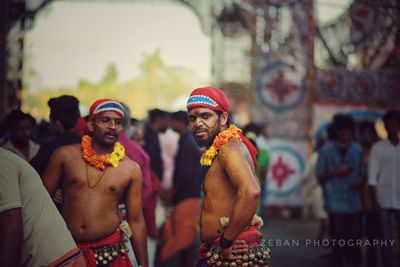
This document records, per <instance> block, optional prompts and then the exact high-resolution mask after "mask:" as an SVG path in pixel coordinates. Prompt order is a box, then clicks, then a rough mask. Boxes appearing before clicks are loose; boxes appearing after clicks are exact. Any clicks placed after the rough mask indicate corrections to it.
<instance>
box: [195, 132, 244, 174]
mask: <svg viewBox="0 0 400 267" xmlns="http://www.w3.org/2000/svg"><path fill="white" fill-rule="evenodd" d="M241 132H242V130H241V129H239V128H238V127H236V126H235V125H233V124H231V125H230V126H229V128H228V129H226V130H224V131H222V132H220V133H219V134H218V135H217V136H216V137H215V139H214V142H213V143H212V145H211V146H210V148H208V149H207V150H206V151H204V152H203V154H202V155H201V158H200V165H201V166H211V163H212V162H213V160H214V158H215V157H216V156H217V154H218V150H220V148H221V147H222V146H223V145H224V144H226V143H227V142H228V141H229V140H230V139H231V138H236V139H239V140H240V141H242V138H241V137H240V134H241Z"/></svg>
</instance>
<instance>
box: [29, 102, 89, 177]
mask: <svg viewBox="0 0 400 267" xmlns="http://www.w3.org/2000/svg"><path fill="white" fill-rule="evenodd" d="M47 105H48V106H49V107H50V123H51V124H52V125H53V126H52V127H53V130H54V132H55V133H56V138H55V139H53V140H51V141H50V142H49V143H46V144H43V145H42V146H41V148H40V150H39V152H38V153H37V155H36V156H35V157H34V158H33V159H32V160H31V161H30V164H31V165H32V166H33V168H35V170H36V171H37V172H38V173H39V175H40V176H42V175H43V173H44V171H45V170H46V167H47V163H48V162H49V160H50V157H51V155H52V154H53V152H54V151H55V150H56V149H57V148H59V147H61V146H63V145H69V144H77V143H80V142H81V137H80V136H79V135H78V134H77V133H76V131H75V125H76V123H77V121H78V119H79V118H80V111H79V100H78V99H77V98H76V97H74V96H70V95H62V96H59V97H54V98H50V100H49V101H48V102H47Z"/></svg>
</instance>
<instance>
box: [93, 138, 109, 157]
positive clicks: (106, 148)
mask: <svg viewBox="0 0 400 267" xmlns="http://www.w3.org/2000/svg"><path fill="white" fill-rule="evenodd" d="M92 146H93V149H94V150H96V152H97V154H109V153H111V152H112V151H113V149H114V146H110V147H109V146H104V145H101V144H99V143H96V141H94V140H93V141H92Z"/></svg>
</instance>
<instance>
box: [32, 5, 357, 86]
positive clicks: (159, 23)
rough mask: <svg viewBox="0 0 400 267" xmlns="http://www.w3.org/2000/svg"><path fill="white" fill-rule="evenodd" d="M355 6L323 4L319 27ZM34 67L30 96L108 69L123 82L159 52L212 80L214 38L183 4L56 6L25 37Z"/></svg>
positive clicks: (174, 63)
mask: <svg viewBox="0 0 400 267" xmlns="http://www.w3.org/2000/svg"><path fill="white" fill-rule="evenodd" d="M349 2H351V0H335V1H332V0H319V1H316V4H315V8H316V12H317V18H318V20H319V21H322V22H327V21H330V20H333V19H334V18H336V17H337V16H338V15H340V14H342V13H343V12H344V10H345V9H346V8H347V6H348V4H349ZM26 46H27V49H26V51H28V53H29V57H28V58H29V60H28V61H29V63H28V64H29V67H30V68H32V69H34V70H35V72H36V73H37V76H36V77H35V79H31V81H30V83H29V84H30V88H29V89H30V90H35V89H37V88H44V87H46V88H56V87H59V86H68V87H73V86H75V85H76V84H77V82H78V81H79V80H80V79H86V80H89V81H91V82H98V81H99V80H100V79H101V77H102V75H103V73H104V71H105V68H106V66H107V65H108V64H110V63H114V64H115V65H116V66H117V70H118V74H119V81H121V82H123V81H126V80H129V79H132V78H133V77H135V76H136V75H138V74H139V69H138V64H139V63H140V62H141V60H142V58H143V53H153V52H154V51H155V50H156V49H158V48H159V49H160V51H161V57H162V59H163V60H164V62H165V63H166V64H167V65H168V66H181V67H186V68H189V69H192V70H194V71H195V72H196V73H197V74H198V75H199V76H200V77H201V78H203V79H205V80H207V79H209V78H210V67H211V65H210V56H211V54H210V53H211V52H210V49H211V44H210V38H209V37H208V36H206V35H205V34H204V33H203V32H202V31H201V28H200V22H199V20H198V18H197V17H196V16H195V15H194V13H193V12H192V11H191V10H190V9H189V8H188V7H186V6H183V5H182V4H178V3H175V4H174V3H168V4H160V3H158V4H143V3H85V2H83V3H77V2H68V1H67V2H63V1H55V2H53V4H51V6H50V8H48V9H47V10H46V11H45V12H41V13H40V14H39V16H38V17H37V19H36V22H35V25H34V28H33V29H32V30H30V31H29V32H28V33H27V35H26Z"/></svg>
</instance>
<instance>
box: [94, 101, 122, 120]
mask: <svg viewBox="0 0 400 267" xmlns="http://www.w3.org/2000/svg"><path fill="white" fill-rule="evenodd" d="M106 111H114V112H116V113H117V114H118V115H119V116H121V118H123V117H124V111H125V109H124V107H123V106H122V105H121V103H119V102H117V101H114V100H111V99H99V100H97V101H95V102H94V103H93V104H92V106H91V107H90V110H89V119H93V118H94V117H96V116H97V115H99V114H101V113H103V112H106Z"/></svg>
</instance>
